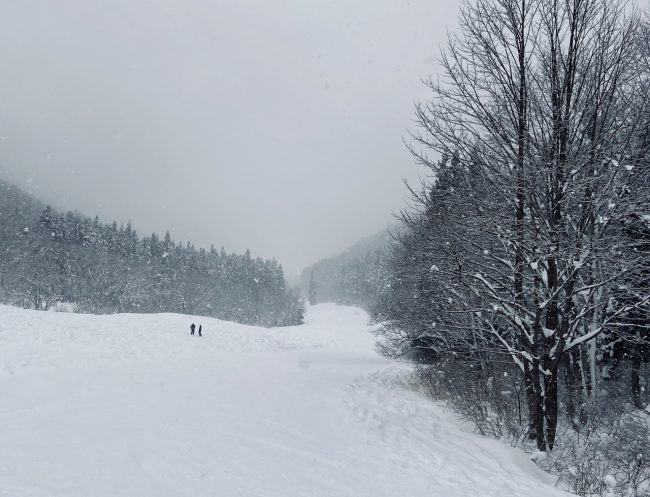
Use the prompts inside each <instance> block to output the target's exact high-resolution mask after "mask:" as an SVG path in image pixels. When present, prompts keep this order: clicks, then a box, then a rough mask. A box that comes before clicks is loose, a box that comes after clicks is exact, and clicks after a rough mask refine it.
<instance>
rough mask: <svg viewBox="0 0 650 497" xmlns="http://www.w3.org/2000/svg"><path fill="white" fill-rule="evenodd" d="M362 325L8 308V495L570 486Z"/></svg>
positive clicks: (1, 430) (3, 468)
mask: <svg viewBox="0 0 650 497" xmlns="http://www.w3.org/2000/svg"><path fill="white" fill-rule="evenodd" d="M192 322H194V323H196V324H197V325H198V324H202V325H203V330H204V331H203V333H204V336H203V337H198V336H190V335H189V325H190V323H192ZM366 323H367V315H366V314H365V313H364V312H363V311H361V310H359V309H355V308H350V307H340V306H335V305H331V304H321V305H318V306H315V307H311V308H309V310H308V314H307V319H306V324H305V325H303V326H297V327H292V328H279V329H264V328H255V327H249V326H244V325H239V324H234V323H229V322H223V321H219V320H216V319H210V318H202V317H197V316H182V315H176V314H154V315H138V314H117V315H107V316H92V315H80V314H71V313H63V312H60V313H55V312H51V313H48V312H36V311H27V310H22V309H17V308H12V307H7V306H0V391H2V403H1V404H0V440H2V444H0V496H11V497H26V496H29V497H45V496H48V497H51V496H66V497H69V496H79V497H81V496H84V497H86V496H93V497H104V496H106V497H109V496H110V497H119V496H136V495H137V496H139V497H147V496H156V497H166V496H169V497H172V496H173V497H177V496H192V497H199V496H215V495H223V496H229V497H230V496H233V497H237V496H242V497H243V496H247V497H248V496H250V497H252V496H264V497H266V496H268V497H292V496H295V497H303V496H311V497H338V496H342V497H343V496H349V497H363V496H372V497H382V496H386V497H388V496H390V497H394V496H397V495H400V496H408V497H416V496H427V497H431V496H445V497H456V496H479V495H480V496H487V497H489V496H502V497H509V496H513V497H514V496H517V497H533V496H540V497H541V496H544V497H547V496H548V497H554V496H561V495H568V494H566V493H563V492H561V491H560V490H559V489H556V488H554V487H553V482H554V479H553V478H552V477H551V476H550V475H547V474H546V473H544V472H543V471H542V470H541V469H539V468H538V467H537V466H536V465H535V464H534V463H533V462H532V461H530V460H529V459H528V457H527V456H526V455H525V454H524V453H523V452H522V451H520V450H517V449H513V448H511V447H509V446H508V445H506V444H503V443H501V442H499V441H496V440H491V439H487V438H482V437H480V436H478V435H475V434H474V433H472V430H471V427H470V426H469V425H467V424H466V423H464V422H462V421H460V420H458V419H457V417H456V416H455V415H454V414H452V413H450V412H449V411H447V410H445V409H444V408H443V407H441V406H440V405H438V404H436V403H433V402H431V401H430V400H429V399H427V398H426V397H424V396H423V395H422V394H420V393H418V392H417V391H416V390H415V389H414V388H413V387H412V386H411V384H410V366H409V365H408V364H406V363H394V362H390V361H388V360H387V359H384V358H381V357H380V356H378V355H377V354H376V352H375V351H374V340H375V337H374V335H372V334H371V333H369V331H370V328H369V326H368V325H367V324H366Z"/></svg>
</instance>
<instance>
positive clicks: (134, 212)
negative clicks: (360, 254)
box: [0, 0, 458, 275]
mask: <svg viewBox="0 0 650 497" xmlns="http://www.w3.org/2000/svg"><path fill="white" fill-rule="evenodd" d="M457 13H458V6H457V4H456V3H455V2H449V1H442V0H410V1H406V0H340V1H337V0H277V1H270V0H257V1H232V0H230V1H222V0H217V1H214V0H213V1H208V0H183V1H181V0H176V1H170V0H140V1H136V0H112V1H110V2H105V1H98V0H76V1H46V0H44V1H40V2H38V1H30V0H21V1H20V2H3V3H2V7H0V33H1V34H0V39H1V40H2V43H1V44H0V64H1V65H2V68H3V69H2V75H1V76H0V102H1V104H0V178H1V179H4V180H9V181H11V182H13V183H15V184H17V185H18V186H20V187H22V188H25V189H27V190H29V191H31V192H33V193H35V194H36V195H37V196H38V197H39V198H40V199H41V200H43V201H45V202H48V203H51V204H52V205H53V206H55V207H57V208H60V209H73V210H78V211H80V212H82V213H84V214H86V215H89V216H94V215H96V214H97V215H99V216H100V218H101V219H102V220H104V221H112V220H117V221H118V223H126V222H127V221H129V220H131V221H132V222H133V224H134V226H135V228H136V229H137V230H138V232H139V234H140V235H145V234H149V233H151V232H152V231H156V232H159V233H164V231H165V230H166V229H169V230H170V232H171V234H172V237H173V238H174V239H175V240H177V241H178V240H181V241H186V240H191V241H192V242H193V243H194V244H195V245H197V246H204V247H209V246H210V244H214V245H215V246H217V247H220V246H224V247H225V249H226V250H227V251H228V252H243V251H244V250H245V249H246V248H250V250H251V252H252V254H253V255H254V256H261V257H265V258H271V257H275V258H277V259H278V260H279V261H280V262H281V263H282V264H283V265H284V267H285V270H286V272H287V273H288V274H289V275H292V274H296V273H298V272H299V271H300V269H301V268H302V267H304V266H305V265H306V264H309V263H311V262H314V261H315V260H317V259H319V258H321V257H324V256H329V255H333V254H335V253H337V252H339V251H341V250H343V249H345V248H346V247H347V246H348V245H350V244H352V243H354V242H355V241H356V240H357V239H358V238H360V237H362V236H366V235H369V234H372V233H374V232H376V231H378V230H380V229H382V228H383V227H385V226H386V225H387V224H389V223H390V222H391V221H392V214H393V213H395V212H396V211H399V209H400V208H402V207H403V206H404V205H405V196H406V195H405V189H404V186H403V183H402V178H406V179H408V180H414V179H415V178H417V176H418V175H419V174H421V173H422V171H421V170H420V169H419V168H418V167H417V166H416V165H415V164H414V161H413V160H412V158H411V157H410V155H409V153H408V151H407V150H406V149H405V147H404V144H403V142H402V140H403V138H404V137H405V136H406V134H407V130H408V129H412V116H413V103H414V101H415V100H417V99H421V98H426V89H425V88H424V86H423V85H422V84H421V78H423V77H426V76H428V75H430V74H435V73H436V72H437V65H436V61H435V58H436V57H437V55H438V53H439V48H440V46H441V44H443V43H444V40H445V39H446V29H447V28H450V29H451V28H453V25H454V22H455V19H456V16H457Z"/></svg>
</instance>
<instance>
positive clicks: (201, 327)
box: [199, 325, 203, 337]
mask: <svg viewBox="0 0 650 497" xmlns="http://www.w3.org/2000/svg"><path fill="white" fill-rule="evenodd" d="M202 329H203V326H202V325H199V336H200V337H202V336H203V335H201V330H202Z"/></svg>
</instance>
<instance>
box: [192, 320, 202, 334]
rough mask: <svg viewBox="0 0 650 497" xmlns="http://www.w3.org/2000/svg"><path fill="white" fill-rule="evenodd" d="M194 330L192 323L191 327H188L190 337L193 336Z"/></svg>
mask: <svg viewBox="0 0 650 497" xmlns="http://www.w3.org/2000/svg"><path fill="white" fill-rule="evenodd" d="M194 328H196V326H194V323H192V325H191V326H190V335H194ZM199 333H201V332H199Z"/></svg>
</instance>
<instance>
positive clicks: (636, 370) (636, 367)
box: [630, 353, 643, 409]
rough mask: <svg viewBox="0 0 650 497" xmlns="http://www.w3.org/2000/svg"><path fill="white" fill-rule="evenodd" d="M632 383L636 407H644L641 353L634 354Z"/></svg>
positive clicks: (633, 400)
mask: <svg viewBox="0 0 650 497" xmlns="http://www.w3.org/2000/svg"><path fill="white" fill-rule="evenodd" d="M630 381H631V384H632V402H633V403H634V406H635V407H638V408H639V409H643V405H642V403H641V354H638V353H635V354H634V355H633V356H632V371H631V374H630Z"/></svg>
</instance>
